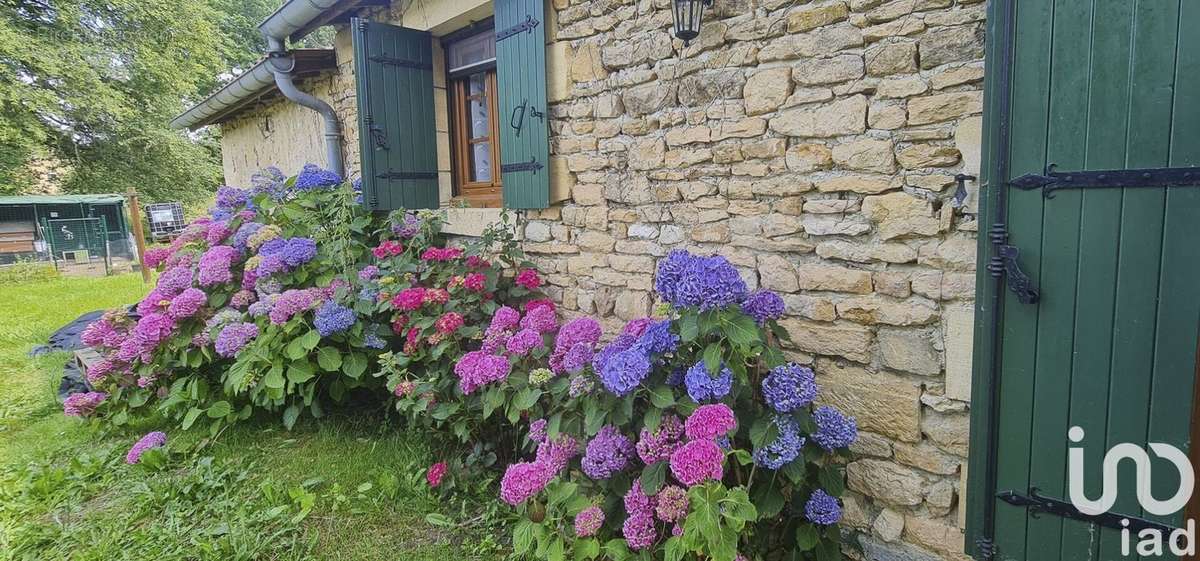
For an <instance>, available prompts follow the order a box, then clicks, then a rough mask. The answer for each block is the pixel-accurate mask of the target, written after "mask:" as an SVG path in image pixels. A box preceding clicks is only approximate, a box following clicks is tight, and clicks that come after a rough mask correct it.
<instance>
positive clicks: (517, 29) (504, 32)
mask: <svg viewBox="0 0 1200 561" xmlns="http://www.w3.org/2000/svg"><path fill="white" fill-rule="evenodd" d="M541 23H542V22H540V21H538V20H537V19H535V18H534V17H533V16H532V15H530V14H525V21H523V22H521V23H518V24H516V25H514V26H512V27H509V28H506V29H501V30H500V31H497V32H496V42H497V43H499V42H500V41H503V40H505V39H508V38H509V37H512V36H513V35H517V34H518V33H533V30H534V28H536V27H537V26H538V25H540V24H541Z"/></svg>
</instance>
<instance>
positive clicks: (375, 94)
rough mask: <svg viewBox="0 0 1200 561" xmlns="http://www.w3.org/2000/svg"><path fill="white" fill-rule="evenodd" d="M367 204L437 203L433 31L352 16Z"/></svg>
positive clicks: (415, 205)
mask: <svg viewBox="0 0 1200 561" xmlns="http://www.w3.org/2000/svg"><path fill="white" fill-rule="evenodd" d="M351 28H352V30H353V36H352V38H353V43H354V73H355V86H356V90H357V92H356V93H357V100H358V131H359V134H358V136H359V148H360V154H361V157H362V186H363V204H364V205H366V206H367V207H368V208H370V209H372V210H394V209H398V208H438V203H439V200H438V176H437V142H436V141H435V136H434V135H435V128H434V127H435V125H434V112H433V43H432V39H431V37H430V35H429V33H427V32H424V31H417V30H415V29H406V28H403V27H396V26H394V25H387V24H383V23H375V22H372V21H367V20H363V19H357V18H356V19H354V20H352V21H351Z"/></svg>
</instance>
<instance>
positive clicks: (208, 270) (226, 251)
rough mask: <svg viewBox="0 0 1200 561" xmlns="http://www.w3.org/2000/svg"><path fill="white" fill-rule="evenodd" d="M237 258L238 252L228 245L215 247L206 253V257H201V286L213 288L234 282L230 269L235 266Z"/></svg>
mask: <svg viewBox="0 0 1200 561" xmlns="http://www.w3.org/2000/svg"><path fill="white" fill-rule="evenodd" d="M236 257H237V250H236V249H234V248H232V247H229V246H227V245H218V246H214V247H212V248H210V249H209V250H208V251H206V252H204V255H201V256H200V265H199V271H200V273H199V282H200V286H212V285H214V284H221V283H226V282H229V281H231V280H233V273H232V272H231V271H230V270H229V268H230V267H231V266H233V260H234V258H236Z"/></svg>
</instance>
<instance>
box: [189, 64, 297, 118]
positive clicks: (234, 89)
mask: <svg viewBox="0 0 1200 561" xmlns="http://www.w3.org/2000/svg"><path fill="white" fill-rule="evenodd" d="M274 84H275V74H274V73H273V72H271V69H270V68H267V65H266V64H258V65H255V66H254V67H253V68H251V69H250V70H248V71H246V72H244V73H242V75H241V76H238V77H237V78H235V79H234V80H233V81H232V82H230V83H228V84H226V85H225V86H224V87H223V88H221V89H220V90H219V91H217V93H215V94H213V95H212V96H210V97H209V98H208V99H206V100H204V102H203V103H200V104H197V105H196V106H195V107H192V108H191V109H188V110H187V111H185V112H183V113H182V114H180V115H179V116H178V117H175V118H174V119H171V128H174V129H190V128H196V127H198V126H199V125H201V124H203V123H206V122H209V120H210V119H211V118H213V117H215V116H217V115H220V114H221V113H224V112H226V111H228V110H229V109H230V108H233V107H236V106H237V105H240V104H242V103H244V102H245V101H246V99H247V98H249V97H251V96H253V95H255V94H256V93H258V92H261V91H263V90H265V89H267V88H269V87H271V86H272V85H274Z"/></svg>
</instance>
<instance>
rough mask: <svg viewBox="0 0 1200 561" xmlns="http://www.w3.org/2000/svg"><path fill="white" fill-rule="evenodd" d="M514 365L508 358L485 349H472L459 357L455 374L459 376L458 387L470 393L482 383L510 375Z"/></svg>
mask: <svg viewBox="0 0 1200 561" xmlns="http://www.w3.org/2000/svg"><path fill="white" fill-rule="evenodd" d="M511 368H512V365H510V364H509V363H508V359H506V358H504V357H502V356H496V355H492V354H488V353H485V352H483V351H471V352H469V353H467V354H465V355H463V356H462V358H460V359H458V363H457V364H455V365H454V374H455V375H457V376H458V389H459V390H461V391H462V393H463V394H466V395H470V394H471V393H472V392H474V391H475V390H476V389H477V388H479V387H480V386H482V385H485V384H489V383H491V382H496V381H500V380H503V379H505V378H507V377H508V373H509V371H510V369H511Z"/></svg>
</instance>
